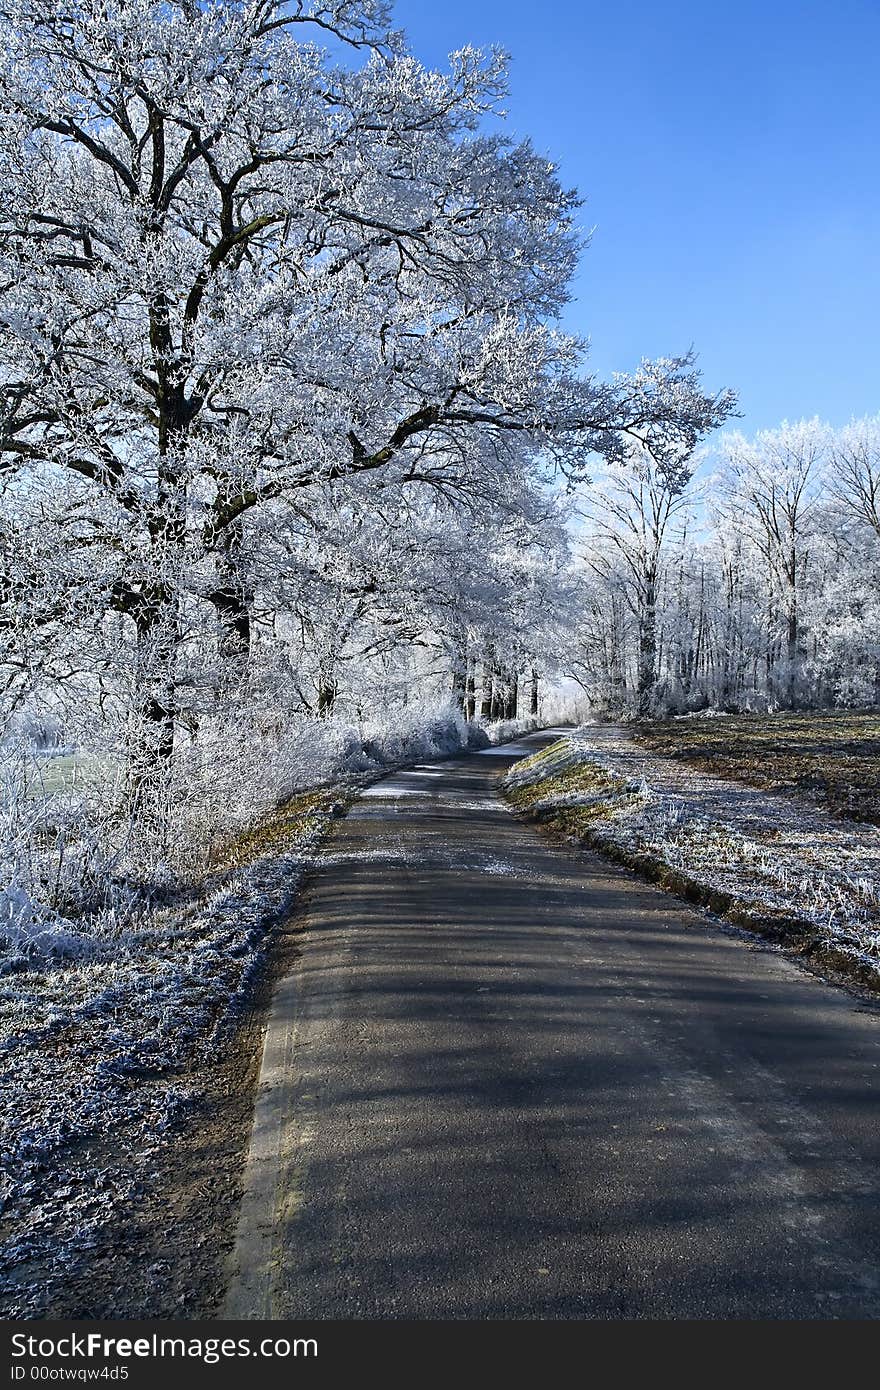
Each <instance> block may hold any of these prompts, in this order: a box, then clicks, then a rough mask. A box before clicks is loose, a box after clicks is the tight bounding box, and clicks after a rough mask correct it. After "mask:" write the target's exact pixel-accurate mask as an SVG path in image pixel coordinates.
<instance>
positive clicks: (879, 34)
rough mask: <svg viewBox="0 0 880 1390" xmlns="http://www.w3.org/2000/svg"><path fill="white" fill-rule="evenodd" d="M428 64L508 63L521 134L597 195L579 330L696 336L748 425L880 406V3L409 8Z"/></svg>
mask: <svg viewBox="0 0 880 1390" xmlns="http://www.w3.org/2000/svg"><path fill="white" fill-rule="evenodd" d="M395 15H396V20H397V23H398V24H399V25H400V26H401V27H402V28H404V29H405V30H406V31H407V33H408V35H409V38H410V41H411V46H412V48H413V49H414V51H415V52H416V54H417V55H418V57H419V58H421V59H422V60H423V61H424V62H427V63H430V64H431V65H441V64H442V63H443V60H444V58H445V55H446V54H447V53H448V52H449V51H450V50H451V49H453V48H455V47H458V46H460V45H462V44H464V43H476V44H480V45H486V46H488V45H490V44H492V43H497V44H500V45H501V46H502V47H504V48H505V49H506V50H507V51H508V52H510V53H511V54H512V57H513V64H512V69H511V95H510V99H509V101H508V103H507V105H508V111H509V120H508V126H509V128H510V129H511V131H512V132H513V133H515V134H516V135H519V136H525V135H528V136H530V137H531V138H532V139H533V141H534V143H535V144H536V146H537V147H538V149H539V150H540V151H541V152H542V153H547V154H549V155H551V156H552V157H553V158H554V159H555V160H556V161H557V162H558V163H559V165H560V169H561V175H562V178H563V181H564V182H565V183H566V184H567V185H575V186H577V187H578V188H579V189H580V191H581V193H582V194H583V195H585V196H586V198H587V203H586V206H585V207H584V209H583V212H582V217H583V219H584V221H585V223H586V224H587V225H588V226H593V227H595V233H594V238H593V244H592V247H591V248H590V250H588V251H587V253H586V255H585V257H584V262H583V267H582V270H581V273H580V276H579V278H578V282H577V285H576V295H577V302H576V303H575V304H573V305H572V306H571V307H570V309H569V311H568V313H567V318H566V322H567V326H568V327H570V328H572V329H573V330H575V331H577V332H580V333H585V334H588V335H589V336H590V338H591V340H592V362H593V366H594V368H595V369H596V370H597V371H598V372H600V373H602V374H606V373H609V372H611V371H615V370H626V369H629V368H631V367H633V366H635V365H636V363H637V362H638V360H639V358H640V357H642V356H657V355H662V354H672V353H676V352H679V351H683V350H685V349H686V348H688V347H689V346H690V345H691V344H692V343H693V345H694V346H695V347H696V349H697V351H698V352H699V355H700V365H701V367H702V370H703V374H704V378H705V381H706V384H707V386H710V387H711V388H713V389H715V388H718V387H721V386H728V385H729V386H733V387H734V388H735V389H736V390H737V391H738V392H739V394H740V408H741V410H742V412H743V419H742V421H741V422H740V427H741V428H743V429H744V430H746V431H747V432H752V431H754V430H756V429H763V428H767V427H772V426H773V425H775V424H777V423H778V422H779V421H780V420H781V419H783V418H786V417H787V418H789V419H798V418H800V417H802V416H812V415H820V416H822V417H823V418H824V419H827V420H829V421H830V422H831V423H832V424H840V423H843V422H845V421H846V420H848V419H849V418H850V417H851V416H853V415H863V414H874V413H876V412H878V411H880V371H878V367H880V348H878V332H880V154H878V151H880V101H878V97H880V81H878V77H877V64H878V59H880V0H822V3H817V2H816V0H799V2H796V0H764V3H759V0H737V3H729V2H728V0H671V3H665V4H664V3H662V2H661V0H616V3H615V0H607V3H601V4H600V3H597V2H596V0H583V3H580V4H577V3H575V0H555V3H546V4H544V5H535V4H534V3H528V4H526V3H523V0H506V2H505V0H482V2H481V0H472V3H465V0H445V3H444V0H438V3H424V0H398V3H397V5H396V8H395Z"/></svg>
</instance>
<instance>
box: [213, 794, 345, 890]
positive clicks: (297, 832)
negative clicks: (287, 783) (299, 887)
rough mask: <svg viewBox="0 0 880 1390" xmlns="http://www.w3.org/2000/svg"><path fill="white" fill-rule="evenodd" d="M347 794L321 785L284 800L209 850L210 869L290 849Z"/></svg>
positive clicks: (234, 866)
mask: <svg viewBox="0 0 880 1390" xmlns="http://www.w3.org/2000/svg"><path fill="white" fill-rule="evenodd" d="M349 799H350V798H349V797H348V795H347V794H345V793H341V792H340V791H339V789H338V788H333V787H320V788H318V789H317V790H315V791H308V792H302V793H301V794H300V795H299V796H294V797H292V798H291V799H290V801H285V802H284V804H283V805H282V806H279V807H277V808H276V809H275V810H274V811H271V812H270V813H269V814H268V815H266V816H263V817H262V819H261V820H259V821H257V822H256V824H255V825H251V826H248V828H247V829H246V830H242V831H240V832H239V833H238V834H236V835H234V836H231V837H230V838H229V839H227V840H224V841H223V842H222V843H221V844H219V845H217V846H216V847H215V849H214V850H213V851H212V853H211V857H210V865H209V867H210V868H211V869H212V870H217V869H239V868H243V867H245V866H246V865H248V864H253V863H255V862H256V861H257V860H258V859H265V858H267V857H268V856H269V855H272V854H279V853H284V852H285V851H286V852H289V851H290V848H291V846H293V845H296V844H298V843H303V842H306V841H310V840H312V839H313V838H314V836H315V835H316V834H319V833H321V832H322V831H323V830H324V829H325V828H326V826H327V824H328V823H329V821H330V818H331V816H332V814H333V808H334V807H336V806H340V805H347V803H348V801H349Z"/></svg>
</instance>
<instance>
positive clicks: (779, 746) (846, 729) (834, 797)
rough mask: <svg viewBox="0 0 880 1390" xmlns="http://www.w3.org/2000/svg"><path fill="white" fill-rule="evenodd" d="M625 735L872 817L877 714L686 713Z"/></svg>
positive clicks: (879, 789) (877, 810) (879, 748)
mask: <svg viewBox="0 0 880 1390" xmlns="http://www.w3.org/2000/svg"><path fill="white" fill-rule="evenodd" d="M632 736H633V738H634V739H635V740H636V741H637V742H639V743H642V744H644V746H645V747H646V748H650V749H651V750H652V751H654V752H657V753H662V754H663V755H664V756H665V757H672V758H678V759H681V760H682V761H683V762H686V763H687V764H688V765H689V766H692V767H697V768H700V769H701V770H702V771H704V772H711V773H714V774H715V775H716V776H719V777H732V778H736V779H737V780H739V781H742V782H748V783H750V784H751V785H752V786H756V787H764V788H766V789H767V790H768V791H782V792H796V793H798V794H800V795H806V796H808V797H810V798H811V799H812V800H815V801H817V802H819V803H820V804H821V805H823V806H827V807H828V808H829V810H831V811H833V812H834V813H835V814H836V815H843V816H846V817H848V818H850V819H852V820H862V821H868V822H870V823H872V824H873V825H878V824H880V715H876V714H817V713H811V714H786V713H777V714H772V715H731V716H727V717H723V718H714V719H707V718H706V717H705V716H700V717H696V716H690V717H688V718H681V719H665V720H658V721H656V722H653V723H649V724H637V725H634V726H633V727H632Z"/></svg>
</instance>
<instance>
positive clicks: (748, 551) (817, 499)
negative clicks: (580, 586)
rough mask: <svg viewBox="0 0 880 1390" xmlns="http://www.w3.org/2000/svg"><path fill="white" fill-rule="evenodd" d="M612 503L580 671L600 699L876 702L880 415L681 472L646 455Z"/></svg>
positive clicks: (595, 521) (612, 482)
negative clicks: (673, 470) (661, 464)
mask: <svg viewBox="0 0 880 1390" xmlns="http://www.w3.org/2000/svg"><path fill="white" fill-rule="evenodd" d="M602 492H603V502H602V506H601V508H600V507H597V506H593V507H591V508H590V509H589V510H588V515H587V516H586V517H585V518H584V521H583V526H582V531H581V535H580V539H579V552H580V555H581V564H582V573H583V577H584V582H585V611H584V618H583V621H582V623H581V624H580V626H579V630H578V637H577V642H576V650H575V652H574V655H573V660H572V668H573V672H574V674H575V676H576V678H577V679H578V680H579V681H580V682H581V684H582V685H583V686H584V688H585V689H586V690H587V692H588V694H589V695H590V698H591V699H592V701H593V702H594V704H596V705H597V706H601V707H606V708H608V709H610V710H634V711H636V712H638V713H639V714H641V715H649V714H653V713H664V712H666V711H672V712H676V711H685V710H697V709H701V708H705V707H706V706H717V707H719V708H723V709H745V710H749V709H755V710H762V709H768V708H804V707H810V708H823V707H833V706H850V707H855V706H860V707H867V706H872V705H875V704H877V703H878V701H880V418H872V419H871V418H869V419H863V420H859V421H854V422H853V423H852V424H850V425H849V426H847V427H845V428H843V429H839V430H833V429H831V428H829V427H827V426H825V425H823V424H821V423H820V422H819V421H818V420H811V421H804V422H800V423H798V424H789V423H784V424H783V425H782V426H781V427H780V428H779V429H776V430H770V431H764V432H762V433H760V434H758V435H757V436H756V437H755V438H754V439H752V440H747V439H745V438H743V437H742V435H738V434H737V435H729V436H726V437H724V438H723V439H722V441H721V443H720V445H719V446H718V447H717V449H716V450H715V451H714V454H713V456H712V457H711V458H710V459H706V460H704V461H703V462H702V464H701V466H700V467H699V468H696V469H695V466H694V462H693V461H690V462H687V463H686V464H685V465H684V466H683V467H682V468H681V469H680V470H679V471H678V472H677V473H673V472H670V471H669V470H664V469H662V468H658V466H657V464H656V461H655V460H654V459H652V458H651V456H650V455H649V454H647V453H646V452H645V451H637V452H636V453H634V455H633V457H632V458H631V460H630V463H629V466H628V467H626V468H617V469H612V470H610V471H609V473H608V475H607V476H606V478H605V479H604V483H603V488H602Z"/></svg>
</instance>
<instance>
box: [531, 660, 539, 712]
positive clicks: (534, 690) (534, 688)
mask: <svg viewBox="0 0 880 1390" xmlns="http://www.w3.org/2000/svg"><path fill="white" fill-rule="evenodd" d="M537 713H538V668H537V667H536V666H533V667H532V670H531V675H530V685H529V714H531V715H537Z"/></svg>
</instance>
